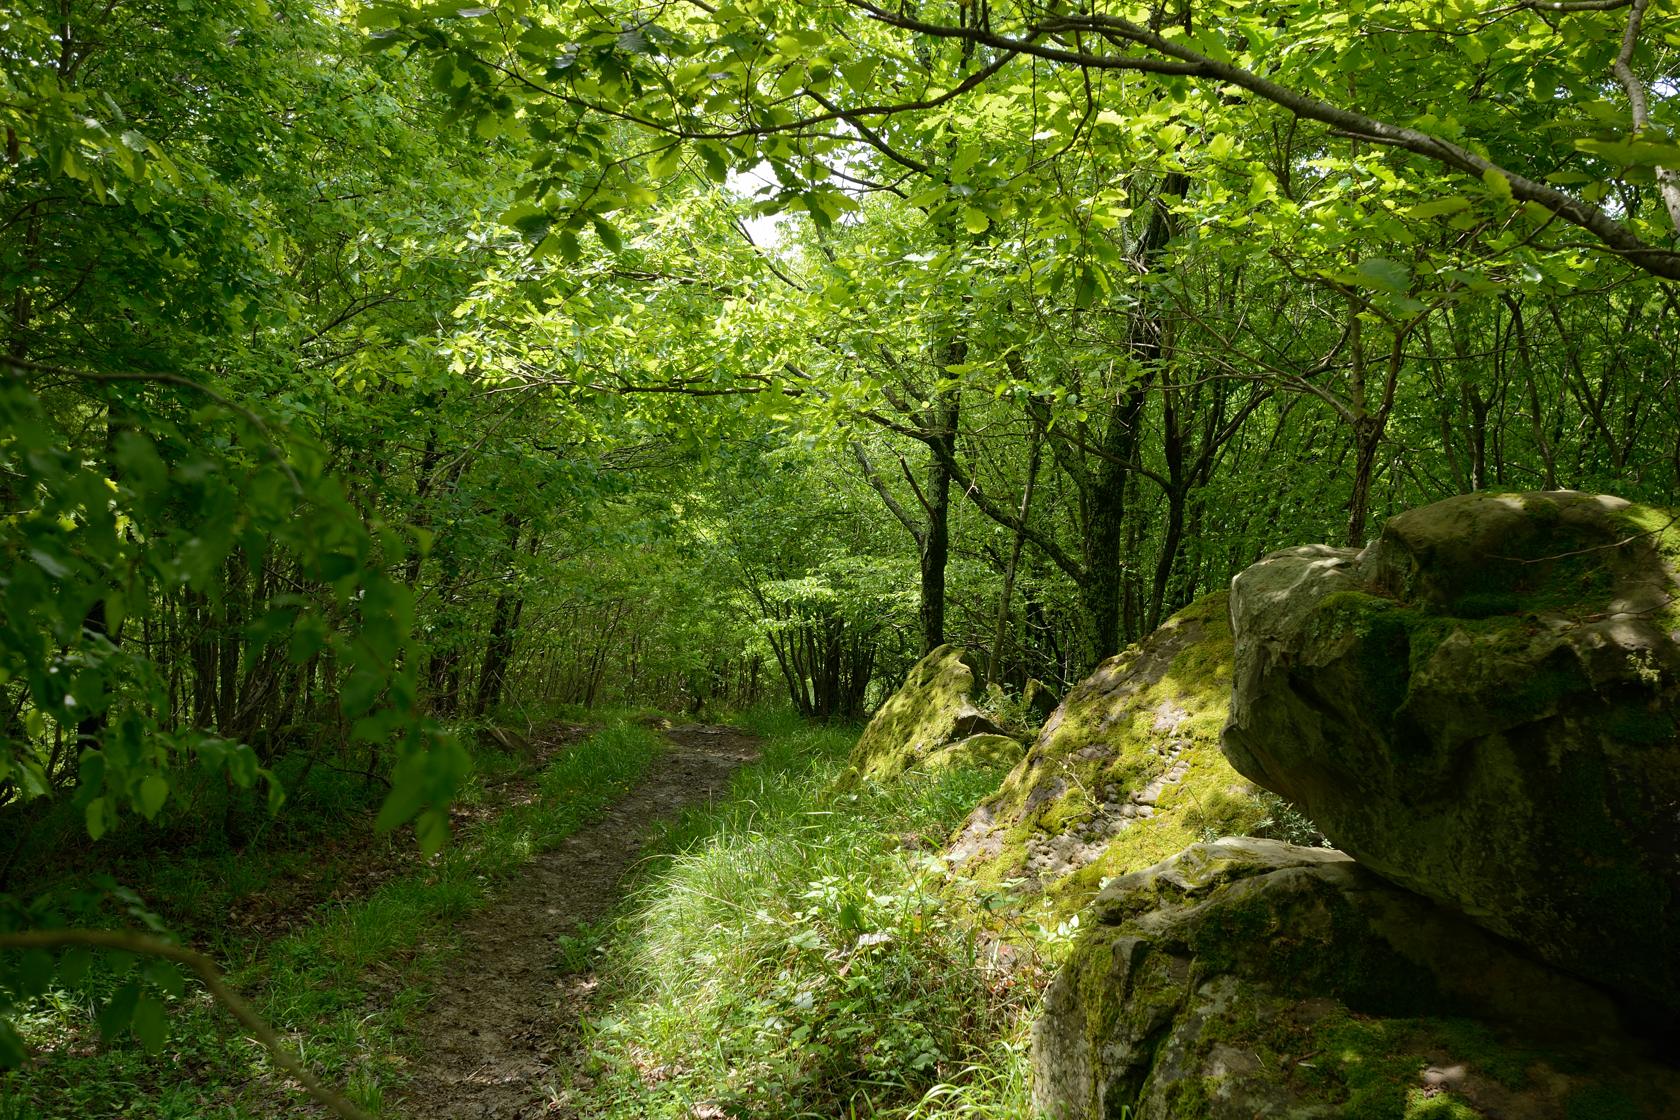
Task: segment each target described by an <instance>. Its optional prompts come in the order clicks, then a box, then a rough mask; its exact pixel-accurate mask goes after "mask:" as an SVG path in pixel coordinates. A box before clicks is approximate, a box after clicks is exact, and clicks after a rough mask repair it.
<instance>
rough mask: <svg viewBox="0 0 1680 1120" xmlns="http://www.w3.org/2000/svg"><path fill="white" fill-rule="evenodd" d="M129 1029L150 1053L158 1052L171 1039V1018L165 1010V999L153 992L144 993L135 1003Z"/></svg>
mask: <svg viewBox="0 0 1680 1120" xmlns="http://www.w3.org/2000/svg"><path fill="white" fill-rule="evenodd" d="M129 1029H130V1030H132V1031H133V1032H134V1037H135V1038H136V1039H138V1040H139V1042H140V1045H141V1046H142V1047H144V1048H145V1050H146V1053H148V1054H158V1053H161V1052H162V1050H163V1044H164V1043H165V1042H166V1041H168V1039H169V1019H168V1017H167V1016H166V1015H165V1014H164V1011H163V1001H162V1000H160V999H158V998H157V997H156V996H153V995H151V994H149V993H148V994H146V995H142V996H141V997H140V998H139V1000H138V1001H137V1002H136V1003H135V1005H134V1014H133V1016H132V1017H131V1019H130V1021H129Z"/></svg>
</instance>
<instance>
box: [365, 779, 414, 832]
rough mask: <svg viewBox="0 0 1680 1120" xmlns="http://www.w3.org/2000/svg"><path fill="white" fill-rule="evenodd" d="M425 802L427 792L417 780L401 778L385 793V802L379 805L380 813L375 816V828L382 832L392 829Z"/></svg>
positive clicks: (376, 830) (412, 814)
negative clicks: (402, 779)
mask: <svg viewBox="0 0 1680 1120" xmlns="http://www.w3.org/2000/svg"><path fill="white" fill-rule="evenodd" d="M425 803H426V798H425V793H424V791H422V790H421V788H420V785H419V783H418V782H417V781H400V780H399V781H398V783H397V784H395V785H393V786H392V787H391V792H390V793H388V794H386V795H385V802H384V804H382V805H380V806H379V815H378V816H377V817H375V818H374V821H373V830H374V831H375V832H381V833H383V832H389V831H391V830H392V829H393V828H396V827H397V826H398V825H399V824H402V823H403V822H404V821H406V820H408V819H409V818H410V817H412V816H414V814H415V813H418V812H419V811H420V807H421V806H422V805H424V804H425Z"/></svg>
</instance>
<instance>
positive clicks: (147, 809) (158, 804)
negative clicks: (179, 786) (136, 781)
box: [134, 774, 169, 820]
mask: <svg viewBox="0 0 1680 1120" xmlns="http://www.w3.org/2000/svg"><path fill="white" fill-rule="evenodd" d="M168 799H169V782H168V781H167V780H165V779H164V778H163V777H161V776H160V775H157V774H153V775H151V776H150V777H148V778H147V779H146V780H145V781H143V782H141V783H140V793H139V795H138V796H136V797H135V799H134V803H135V806H136V807H137V808H138V809H139V810H140V815H141V816H143V817H145V818H146V819H147V820H153V819H155V818H156V817H157V815H158V810H159V809H162V808H163V803H164V802H165V801H167V800H168Z"/></svg>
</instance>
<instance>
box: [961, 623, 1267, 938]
mask: <svg viewBox="0 0 1680 1120" xmlns="http://www.w3.org/2000/svg"><path fill="white" fill-rule="evenodd" d="M1231 665H1232V648H1231V632H1230V626H1229V623H1228V620H1227V607H1226V599H1225V595H1224V594H1223V593H1220V594H1216V595H1210V596H1208V597H1206V598H1204V599H1201V600H1199V601H1198V602H1196V603H1194V604H1192V605H1191V606H1189V607H1187V608H1185V609H1184V610H1183V611H1181V612H1179V613H1178V614H1177V615H1175V616H1173V618H1171V619H1169V620H1168V621H1167V622H1166V623H1165V624H1164V625H1163V626H1162V627H1161V628H1160V629H1159V630H1157V631H1156V632H1155V633H1154V634H1151V635H1150V636H1149V637H1148V638H1146V639H1144V640H1143V641H1142V642H1139V643H1138V644H1136V645H1134V646H1132V647H1131V648H1129V649H1127V650H1126V651H1125V652H1123V653H1121V654H1118V655H1117V656H1115V657H1111V658H1109V659H1108V660H1107V661H1104V662H1103V663H1102V664H1101V665H1100V666H1098V667H1097V670H1096V671H1095V672H1094V673H1092V674H1091V676H1089V677H1087V678H1086V679H1085V680H1084V681H1081V682H1080V683H1079V684H1078V685H1076V686H1074V688H1073V689H1072V690H1071V691H1070V692H1069V693H1068V695H1067V698H1066V699H1065V700H1063V701H1062V703H1061V705H1060V706H1059V707H1058V708H1057V709H1056V710H1055V712H1054V713H1053V714H1052V715H1051V716H1050V718H1049V720H1048V721H1046V723H1045V724H1044V727H1043V729H1042V730H1041V731H1040V732H1039V735H1038V738H1037V740H1036V741H1035V742H1034V743H1033V745H1032V747H1031V748H1030V749H1029V750H1028V752H1027V755H1026V758H1025V759H1023V760H1022V762H1021V764H1020V765H1019V766H1017V767H1016V768H1015V769H1014V770H1013V771H1011V772H1010V774H1009V776H1008V777H1007V778H1006V779H1004V783H1003V785H1002V786H1001V787H1000V788H999V790H998V792H997V793H996V794H994V795H993V796H992V797H990V798H988V799H987V800H986V801H985V802H984V803H982V804H981V805H980V806H979V807H978V808H977V809H975V811H974V813H973V814H972V815H971V816H970V817H969V819H968V821H967V822H966V823H965V824H964V826H963V828H962V829H961V831H960V832H959V833H958V834H957V838H956V840H955V841H954V843H953V845H952V848H951V853H950V854H951V858H952V859H953V860H954V861H955V862H956V863H958V864H960V865H963V866H964V875H965V877H968V878H971V879H975V880H978V881H979V882H981V883H982V884H995V883H998V882H1001V881H1003V880H1009V879H1022V880H1024V881H1025V883H1026V885H1027V887H1028V889H1029V890H1030V889H1042V890H1044V891H1045V892H1046V893H1047V894H1048V895H1049V896H1050V898H1051V900H1052V901H1053V902H1054V903H1055V904H1056V906H1057V908H1058V909H1059V910H1060V911H1062V912H1064V913H1068V912H1072V911H1074V910H1077V909H1078V908H1079V907H1080V906H1083V905H1084V904H1085V903H1086V902H1088V901H1089V900H1090V899H1091V898H1092V897H1093V896H1094V895H1095V894H1096V892H1097V888H1098V886H1099V884H1100V883H1101V881H1102V879H1104V878H1105V877H1109V876H1114V875H1120V874H1124V873H1126V872H1128V871H1135V870H1137V869H1138V868H1140V867H1147V866H1149V865H1150V864H1152V863H1155V862H1157V861H1158V860H1162V859H1165V858H1166V857H1167V856H1168V855H1171V854H1172V853H1173V852H1176V851H1179V850H1180V849H1182V848H1183V847H1184V846H1185V845H1187V844H1190V843H1192V842H1194V841H1195V840H1197V839H1199V838H1200V837H1201V836H1202V835H1203V834H1204V833H1206V832H1211V833H1212V834H1213V835H1221V834H1225V833H1232V832H1248V831H1251V830H1252V829H1253V828H1255V827H1256V826H1258V825H1259V824H1260V822H1261V821H1262V820H1263V819H1264V818H1265V816H1266V811H1267V810H1266V807H1265V806H1263V805H1262V804H1261V802H1260V801H1259V800H1258V799H1257V791H1256V790H1255V789H1254V787H1252V786H1251V785H1249V784H1248V782H1246V781H1244V780H1243V779H1242V777H1241V776H1239V775H1238V774H1237V773H1236V772H1235V771H1234V770H1232V769H1231V767H1230V764H1229V763H1227V762H1226V761H1225V758H1224V756H1223V755H1221V754H1220V751H1219V733H1220V729H1221V728H1222V727H1223V726H1224V724H1225V717H1226V712H1227V706H1228V699H1229V695H1230V688H1231Z"/></svg>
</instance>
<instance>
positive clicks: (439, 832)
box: [414, 809, 449, 859]
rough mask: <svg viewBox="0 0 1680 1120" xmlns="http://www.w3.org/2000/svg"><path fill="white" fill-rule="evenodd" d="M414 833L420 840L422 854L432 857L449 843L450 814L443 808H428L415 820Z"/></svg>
mask: <svg viewBox="0 0 1680 1120" xmlns="http://www.w3.org/2000/svg"><path fill="white" fill-rule="evenodd" d="M414 834H415V836H416V837H417V838H418V839H419V841H420V854H421V855H423V856H425V857H426V858H427V859H430V858H431V857H432V856H435V855H437V854H438V853H439V852H441V851H442V850H443V846H444V845H445V844H447V843H449V814H448V813H446V812H444V811H443V810H442V809H427V810H426V811H425V812H424V813H421V814H420V819H419V820H417V821H415V822H414Z"/></svg>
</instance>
